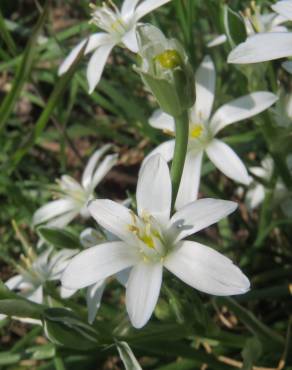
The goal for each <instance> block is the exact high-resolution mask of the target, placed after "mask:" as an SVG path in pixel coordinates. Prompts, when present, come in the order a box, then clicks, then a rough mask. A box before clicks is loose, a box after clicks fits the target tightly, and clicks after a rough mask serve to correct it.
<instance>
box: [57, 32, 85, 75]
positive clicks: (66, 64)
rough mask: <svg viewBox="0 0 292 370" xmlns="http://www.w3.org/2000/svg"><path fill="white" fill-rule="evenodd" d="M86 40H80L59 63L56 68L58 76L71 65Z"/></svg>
mask: <svg viewBox="0 0 292 370" xmlns="http://www.w3.org/2000/svg"><path fill="white" fill-rule="evenodd" d="M86 41H87V39H86V40H82V41H80V42H79V43H78V44H77V45H76V46H75V47H74V48H73V49H72V50H71V51H70V53H69V54H68V56H67V57H66V58H65V59H64V61H63V62H62V64H61V65H60V67H59V69H58V76H62V75H63V74H64V73H66V72H67V71H68V70H69V68H70V67H71V65H72V64H73V63H74V62H75V59H76V58H77V56H78V54H79V53H80V51H81V49H82V48H83V46H84V45H85V44H86Z"/></svg>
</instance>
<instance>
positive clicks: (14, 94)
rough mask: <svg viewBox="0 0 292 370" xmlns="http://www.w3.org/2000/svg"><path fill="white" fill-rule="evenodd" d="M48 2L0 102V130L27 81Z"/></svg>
mask: <svg viewBox="0 0 292 370" xmlns="http://www.w3.org/2000/svg"><path fill="white" fill-rule="evenodd" d="M49 3H50V1H47V2H46V5H45V7H44V11H43V13H42V14H41V16H40V18H39V20H38V22H37V24H36V25H35V27H34V29H33V32H32V35H31V37H30V39H29V41H28V44H27V46H26V48H25V52H24V55H23V58H22V60H21V63H20V65H19V68H18V70H17V73H16V75H15V77H14V80H13V84H12V88H11V90H10V92H9V93H8V94H7V95H6V97H5V98H4V101H3V102H2V104H1V107H0V132H1V130H2V129H3V127H4V125H5V123H6V121H7V119H8V118H9V116H10V114H11V112H12V110H13V108H14V105H15V103H16V100H17V98H18V96H19V94H20V93H21V90H22V87H23V85H24V83H25V82H26V81H27V79H28V77H29V74H30V71H31V68H32V66H33V62H34V60H35V56H36V53H37V48H36V47H35V46H36V42H37V38H38V36H39V34H40V31H41V29H42V28H43V26H44V24H45V21H46V19H47V16H48V13H49Z"/></svg>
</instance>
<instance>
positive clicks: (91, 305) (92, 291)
mask: <svg viewBox="0 0 292 370" xmlns="http://www.w3.org/2000/svg"><path fill="white" fill-rule="evenodd" d="M105 284H106V280H101V281H98V282H97V283H96V284H93V285H91V286H89V287H88V288H87V292H86V303H87V309H88V322H89V324H92V323H93V321H94V319H95V316H96V313H97V311H98V309H99V307H100V302H101V298H102V295H103V291H104V288H105Z"/></svg>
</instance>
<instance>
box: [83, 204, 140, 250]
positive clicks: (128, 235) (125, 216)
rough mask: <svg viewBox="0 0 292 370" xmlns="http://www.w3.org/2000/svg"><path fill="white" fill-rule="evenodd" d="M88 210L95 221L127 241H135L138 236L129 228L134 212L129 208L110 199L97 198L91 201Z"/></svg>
mask: <svg viewBox="0 0 292 370" xmlns="http://www.w3.org/2000/svg"><path fill="white" fill-rule="evenodd" d="M88 210H89V212H90V214H91V216H92V217H93V218H94V219H95V221H96V222H97V223H98V224H100V225H101V226H102V227H103V228H105V229H106V230H108V231H109V232H110V233H112V234H114V235H115V236H117V237H118V238H120V239H122V240H124V241H125V242H129V243H135V241H136V238H135V237H134V234H133V233H132V232H130V230H129V226H130V225H132V223H133V213H132V212H131V211H130V210H129V209H128V208H126V207H124V206H122V205H121V204H119V203H116V202H113V201H111V200H109V199H96V200H94V201H92V202H90V204H89V206H88Z"/></svg>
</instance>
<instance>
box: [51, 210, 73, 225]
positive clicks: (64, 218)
mask: <svg viewBox="0 0 292 370" xmlns="http://www.w3.org/2000/svg"><path fill="white" fill-rule="evenodd" d="M78 212H79V210H78V209H76V210H73V211H71V212H67V213H64V214H63V215H60V216H58V217H55V218H53V219H52V220H50V221H49V222H47V224H46V225H47V226H51V227H58V228H62V227H65V226H67V225H68V224H69V223H70V222H71V221H72V220H73V219H74V218H75V217H77V215H78Z"/></svg>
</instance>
